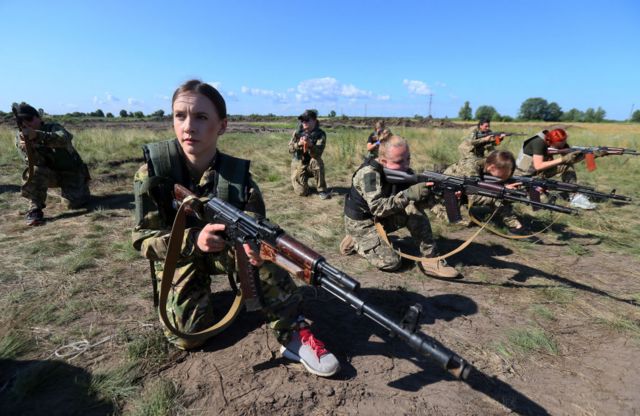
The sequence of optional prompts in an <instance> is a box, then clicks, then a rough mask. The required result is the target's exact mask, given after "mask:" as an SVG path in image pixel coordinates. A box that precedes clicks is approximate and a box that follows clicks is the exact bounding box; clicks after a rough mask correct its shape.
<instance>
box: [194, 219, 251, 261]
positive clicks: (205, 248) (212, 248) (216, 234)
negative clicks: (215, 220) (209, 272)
mask: <svg viewBox="0 0 640 416" xmlns="http://www.w3.org/2000/svg"><path fill="white" fill-rule="evenodd" d="M224 229H225V225H224V224H207V225H205V226H204V228H202V230H201V231H200V233H199V234H198V238H197V239H196V246H197V247H198V250H200V251H202V252H203V253H217V252H219V251H222V249H223V248H224V246H225V239H224V237H223V236H222V235H221V233H222V232H223V231H224ZM247 254H248V253H247Z"/></svg>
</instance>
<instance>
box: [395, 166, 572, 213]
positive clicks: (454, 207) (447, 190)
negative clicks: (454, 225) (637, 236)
mask: <svg viewBox="0 0 640 416" xmlns="http://www.w3.org/2000/svg"><path fill="white" fill-rule="evenodd" d="M384 175H385V179H386V181H387V182H388V183H406V184H416V183H421V182H433V183H434V185H433V190H434V192H436V193H438V194H441V195H442V197H443V199H444V206H445V208H446V210H447V218H448V219H449V222H458V221H460V220H462V216H461V215H460V206H459V205H458V197H457V195H456V193H457V192H462V193H463V194H465V195H479V196H487V197H489V198H494V199H502V200H506V201H514V202H521V203H523V204H527V205H531V206H532V207H534V208H542V209H547V210H550V211H556V212H562V213H564V214H577V211H576V210H575V209H572V208H567V207H562V206H560V205H554V204H547V203H544V202H540V201H533V200H531V199H529V198H527V194H526V193H525V192H523V191H520V190H517V189H508V188H506V187H505V186H504V185H503V184H500V183H496V182H492V181H487V180H485V179H484V178H481V177H478V176H470V177H459V176H450V175H445V174H442V173H437V172H431V171H424V172H422V173H418V174H416V173H408V172H404V171H400V170H392V169H387V168H384Z"/></svg>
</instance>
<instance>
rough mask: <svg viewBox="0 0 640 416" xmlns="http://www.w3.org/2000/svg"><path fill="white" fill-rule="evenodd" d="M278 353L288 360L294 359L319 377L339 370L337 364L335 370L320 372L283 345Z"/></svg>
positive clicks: (330, 374) (328, 375) (329, 375)
mask: <svg viewBox="0 0 640 416" xmlns="http://www.w3.org/2000/svg"><path fill="white" fill-rule="evenodd" d="M280 354H282V356H283V357H284V358H286V359H288V360H291V361H295V362H297V363H301V364H302V365H303V366H304V368H306V369H307V371H308V372H310V373H311V374H315V375H317V376H320V377H331V376H332V375H334V374H336V373H337V372H338V371H340V366H338V367H337V368H336V369H335V371H332V372H330V373H323V372H320V371H318V370H316V369H315V368H312V367H311V366H309V364H307V363H306V362H305V361H304V360H303V359H302V358H300V356H299V355H298V354H296V353H294V352H292V351H290V350H288V349H287V347H285V346H284V345H282V346H281V347H280Z"/></svg>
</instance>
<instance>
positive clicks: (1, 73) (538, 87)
mask: <svg viewBox="0 0 640 416" xmlns="http://www.w3.org/2000/svg"><path fill="white" fill-rule="evenodd" d="M0 16H2V19H1V21H2V24H0V35H1V36H2V39H3V41H2V43H1V44H0V56H1V57H2V65H0V102H2V103H4V104H3V105H2V106H3V107H5V108H1V109H2V110H3V111H10V105H11V103H12V102H14V101H23V100H24V101H27V102H30V103H31V104H32V105H34V106H35V107H39V108H43V109H45V111H46V112H48V113H52V114H60V113H67V112H72V111H82V112H88V111H94V110H96V109H98V108H100V109H102V110H103V111H105V112H108V111H110V112H113V113H114V114H116V113H117V112H119V111H120V109H126V110H127V111H143V112H145V113H150V112H153V111H155V110H158V109H163V110H165V111H167V112H169V111H170V96H171V95H172V93H173V91H174V90H175V88H176V87H177V86H178V85H179V84H181V83H182V82H184V81H186V80H188V79H191V78H199V79H202V80H203V81H206V82H209V83H211V84H213V85H215V86H216V87H218V88H219V89H220V90H221V92H222V93H223V95H224V96H225V98H226V99H227V105H228V109H229V113H230V114H251V113H261V114H266V113H274V114H279V115H291V114H299V113H301V112H302V111H303V110H304V109H305V108H317V109H318V110H319V111H320V113H321V114H326V113H328V112H329V111H331V110H334V111H336V112H337V113H338V114H339V115H340V114H347V115H354V116H362V115H365V112H366V115H368V116H413V115H414V114H421V115H427V114H428V112H429V98H430V95H431V100H432V104H431V114H432V115H433V116H434V117H444V116H448V117H457V114H458V111H459V109H460V107H461V106H462V105H463V104H464V102H465V101H469V102H470V104H471V107H472V108H473V110H474V111H475V109H476V108H477V107H478V106H480V105H492V106H493V107H495V108H496V110H497V111H498V112H499V113H500V114H506V115H511V116H515V115H517V113H518V110H519V108H520V105H521V104H522V102H523V101H524V100H525V99H527V98H530V97H542V98H545V99H546V100H547V101H549V102H551V101H555V102H557V103H558V104H559V105H560V107H562V109H563V110H564V111H567V110H569V109H571V108H578V109H580V110H583V111H584V110H585V109H587V108H589V107H593V108H596V107H598V106H601V107H602V108H604V109H605V110H606V112H607V118H610V119H617V120H624V119H627V118H628V117H629V114H630V111H631V109H632V106H635V107H634V108H635V109H639V108H640V2H638V1H637V0H611V1H608V2H606V3H605V2H596V1H589V0H586V1H585V0H583V1H577V0H568V1H561V0H556V1H548V0H538V1H529V0H511V1H507V0H498V1H490V2H478V1H466V0H464V1H460V0H458V1H456V0H452V1H439V2H435V1H403V0H396V1H377V0H371V1H351V2H348V1H347V0H343V1H333V0H330V1H315V2H311V1H277V0H272V1H241V0H237V1H233V2H231V1H229V2H218V1H208V2H207V1H192V2H162V1H155V2H152V1H120V0H118V1H100V2H94V1H87V2H78V1H75V0H74V1H67V0H60V1H55V2H52V1H41V0H30V1H28V2H18V1H8V0H0Z"/></svg>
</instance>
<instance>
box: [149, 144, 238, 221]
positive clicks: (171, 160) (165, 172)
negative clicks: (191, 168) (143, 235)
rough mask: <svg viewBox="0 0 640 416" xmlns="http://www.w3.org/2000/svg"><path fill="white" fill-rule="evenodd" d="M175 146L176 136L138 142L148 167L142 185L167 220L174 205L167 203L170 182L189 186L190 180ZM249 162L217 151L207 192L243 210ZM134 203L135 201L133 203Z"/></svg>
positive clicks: (169, 219)
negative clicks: (212, 185) (210, 189)
mask: <svg viewBox="0 0 640 416" xmlns="http://www.w3.org/2000/svg"><path fill="white" fill-rule="evenodd" d="M179 146H180V145H179V143H178V140H177V139H173V140H167V141H163V142H157V143H149V144H146V145H143V146H142V149H143V152H144V157H145V160H146V161H147V166H148V169H149V183H148V184H146V187H148V189H149V190H150V192H151V193H152V196H153V197H154V199H155V201H156V203H158V209H159V210H160V215H161V216H162V217H163V218H164V219H165V220H167V221H168V223H169V224H171V223H172V222H173V216H174V215H175V209H174V208H173V207H172V206H171V201H172V200H173V197H172V190H173V185H174V184H176V183H178V184H181V185H185V186H187V187H189V184H190V178H189V174H188V172H187V168H186V165H185V163H184V160H183V156H182V155H181V154H180V149H179ZM250 163H251V162H250V161H249V160H245V159H240V158H237V157H234V156H229V155H226V154H224V153H222V152H220V151H218V152H217V155H216V161H215V171H216V179H215V189H214V191H213V192H212V193H213V195H211V196H216V197H218V198H220V199H222V200H224V201H226V202H229V203H230V204H232V205H233V206H235V207H236V208H238V209H241V210H244V208H245V206H246V204H247V201H248V199H249V195H248V192H247V191H248V189H249V185H250V179H251V176H250V174H249V165H250ZM143 186H144V185H143ZM137 194H138V192H136V197H137ZM136 202H137V201H136ZM138 205H139V204H136V207H138ZM140 207H141V204H140ZM136 214H138V213H136Z"/></svg>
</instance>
